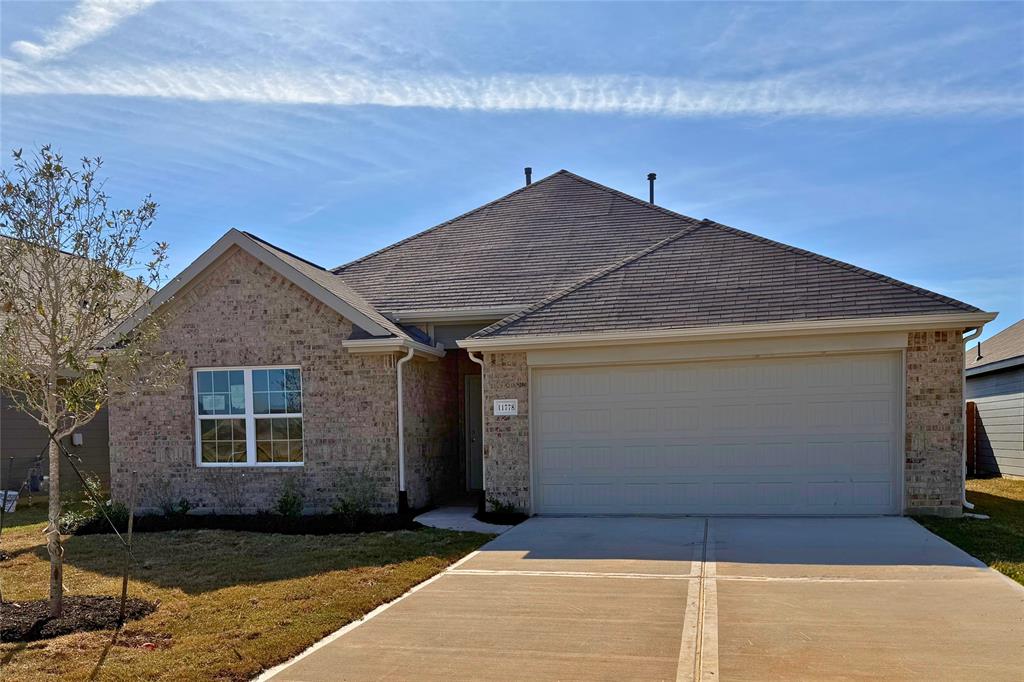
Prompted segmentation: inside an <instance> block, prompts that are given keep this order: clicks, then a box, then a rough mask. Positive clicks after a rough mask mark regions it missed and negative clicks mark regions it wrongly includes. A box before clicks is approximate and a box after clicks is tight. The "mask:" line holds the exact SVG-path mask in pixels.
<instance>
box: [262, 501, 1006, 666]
mask: <svg viewBox="0 0 1024 682" xmlns="http://www.w3.org/2000/svg"><path fill="white" fill-rule="evenodd" d="M1022 670H1024V588H1022V587H1021V586H1019V585H1017V584H1016V583H1013V582H1011V581H1010V580H1009V579H1008V578H1005V577H1004V576H1001V575H999V574H998V573H996V572H994V571H991V570H989V569H987V568H985V567H983V566H981V565H980V564H979V563H978V562H977V561H975V560H974V559H973V558H971V557H970V556H968V555H967V554H965V553H963V552H961V551H960V550H959V549H957V548H955V547H953V546H952V545H949V544H948V543H946V542H945V541H943V540H941V539H939V538H938V537H936V536H934V535H932V534H931V533H929V532H928V531H926V530H925V529H924V528H922V527H921V526H919V525H918V524H916V523H914V522H913V521H911V520H909V519H900V518H860V519H735V518H731V519H710V520H708V519H699V518H683V519H656V518H646V519H639V518H539V519H531V520H530V521H527V522H526V523H523V524H521V525H519V526H516V527H515V528H513V529H512V530H510V531H509V532H507V533H505V534H503V535H502V536H500V537H499V538H497V539H495V540H494V541H492V542H491V543H489V544H488V545H486V546H485V547H484V548H482V549H481V550H480V551H479V552H475V553H473V554H471V555H470V556H469V557H467V558H466V559H464V560H463V561H461V562H459V563H458V564H456V565H455V566H453V567H451V568H450V569H449V570H448V571H446V572H444V573H442V574H440V575H439V576H437V577H435V578H433V579H431V580H430V581H428V582H427V583H424V584H423V585H422V586H421V587H420V588H418V589H416V590H415V591H413V592H411V593H410V594H408V595H406V596H405V597H404V598H402V599H400V600H398V601H396V602H393V603H392V604H391V605H390V606H389V607H387V608H384V609H382V610H379V611H378V612H376V613H375V614H373V616H372V617H371V618H368V619H364V621H362V622H361V623H359V624H355V625H354V626H349V627H347V628H345V629H344V630H343V631H341V633H340V634H337V635H335V636H333V638H328V640H326V641H325V643H323V644H322V645H319V646H318V648H316V649H315V650H313V651H311V652H307V653H306V654H304V655H303V656H300V657H299V658H297V659H296V660H294V661H293V662H291V663H290V664H288V665H286V666H285V667H284V668H283V669H281V670H276V671H272V674H271V675H268V676H267V679H274V680H275V681H277V682H282V681H285V680H290V681H297V680H304V681H311V680H383V679H388V680H406V679H416V680H526V679H529V680H697V679H700V680H717V679H722V680H766V679H779V680H792V679H807V680H823V679H825V680H827V679H851V678H857V679H887V680H920V679H930V680H952V679H956V680H970V679H978V680H981V679H985V680H1019V679H1020V675H1021V671H1022Z"/></svg>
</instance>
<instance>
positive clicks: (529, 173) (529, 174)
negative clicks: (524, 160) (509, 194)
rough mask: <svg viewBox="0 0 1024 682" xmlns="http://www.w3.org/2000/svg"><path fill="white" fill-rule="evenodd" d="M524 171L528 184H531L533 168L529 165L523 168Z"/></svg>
mask: <svg viewBox="0 0 1024 682" xmlns="http://www.w3.org/2000/svg"><path fill="white" fill-rule="evenodd" d="M523 172H524V173H526V184H527V185H529V184H530V183H531V182H533V169H532V168H530V167H529V166H527V167H526V168H524V169H523Z"/></svg>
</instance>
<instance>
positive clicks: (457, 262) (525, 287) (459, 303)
mask: <svg viewBox="0 0 1024 682" xmlns="http://www.w3.org/2000/svg"><path fill="white" fill-rule="evenodd" d="M696 224H698V221H697V220H695V219H693V218H689V217H686V216H683V215H679V214H677V213H673V212H671V211H667V210H665V209H662V208H660V207H657V206H652V205H651V204H648V203H647V202H645V201H642V200H640V199H637V198H635V197H632V196H629V195H627V194H624V193H622V192H618V191H616V190H613V189H611V188H608V187H604V186H603V185H600V184H598V183H595V182H592V181H590V180H587V179H585V178H582V177H580V176H578V175H574V174H573V173H570V172H568V171H565V170H561V171H558V172H557V173H554V174H553V175H550V176H548V177H546V178H544V179H542V180H538V181H537V182H534V183H533V184H531V185H527V186H525V187H522V188H520V189H518V190H516V191H514V192H512V193H511V194H508V195H506V196H504V197H501V198H500V199H497V200H495V201H492V202H491V203H489V204H486V205H484V206H481V207H480V208H478V209H475V210H473V211H470V212H469V213H466V214H463V215H461V216H459V217H457V218H454V219H452V220H449V221H447V222H445V223H442V224H440V225H438V226H436V227H433V228H431V229H429V230H427V231H425V232H421V233H419V234H417V235H414V236H412V237H409V238H408V239H405V240H403V241H400V242H398V243H396V244H394V245H392V246H389V247H386V248H384V249H381V250H380V251H377V252H375V253H372V254H370V255H368V256H365V257H363V258H360V259H359V260H356V261H353V262H351V263H349V264H347V265H343V266H341V267H338V268H335V269H334V270H333V272H334V273H336V274H339V275H341V277H342V278H343V279H344V280H345V281H346V282H347V283H348V284H349V285H350V286H352V287H353V288H355V289H356V290H358V291H359V292H360V293H361V294H362V295H363V296H365V297H366V299H367V300H368V301H369V302H370V303H372V304H373V305H374V306H375V307H376V308H377V309H378V310H382V311H385V312H387V313H389V314H394V315H398V316H400V314H401V313H403V312H406V313H408V312H410V311H421V310H434V311H437V310H445V309H452V310H455V309H467V308H478V309H488V308H490V309H494V308H504V309H505V310H506V312H507V311H508V310H515V309H517V308H518V309H521V308H524V307H526V306H528V305H531V304H533V303H534V302H536V301H537V300H540V299H543V298H545V297H546V296H549V295H551V294H553V293H555V292H557V291H560V290H561V289H564V288H565V287H567V286H569V285H571V284H572V283H574V282H577V281H579V280H580V279H581V278H584V277H587V276H590V275H592V274H593V273H595V272H598V271H600V270H602V269H604V268H606V267H608V266H609V265H610V264H612V263H616V262H618V261H619V260H621V259H623V258H625V257H627V256H629V255H630V254H634V253H636V252H637V251H640V250H642V249H645V248H648V247H650V246H652V245H654V244H656V243H658V242H660V241H661V240H663V239H665V238H667V237H669V236H671V235H673V234H675V233H677V232H678V231H679V230H680V229H683V228H685V227H688V226H692V225H696Z"/></svg>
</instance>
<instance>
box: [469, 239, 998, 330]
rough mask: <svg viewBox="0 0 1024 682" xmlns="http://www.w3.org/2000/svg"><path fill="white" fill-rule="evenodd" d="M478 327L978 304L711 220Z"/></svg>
mask: <svg viewBox="0 0 1024 682" xmlns="http://www.w3.org/2000/svg"><path fill="white" fill-rule="evenodd" d="M680 225H685V226H684V227H683V228H682V229H681V230H679V231H678V232H677V233H676V234H674V235H673V236H671V237H669V238H667V239H665V240H664V241H663V242H661V243H659V244H657V245H655V246H654V247H652V248H649V249H647V250H645V251H643V252H640V253H638V254H636V255H634V256H632V257H630V258H627V259H624V260H623V261H622V262H620V263H618V264H615V265H613V266H611V267H609V268H607V269H606V270H605V271H604V272H601V273H599V274H597V275H595V276H592V277H590V278H588V279H587V280H584V281H582V282H578V283H576V284H574V285H572V286H570V287H568V288H567V289H565V290H563V291H562V292H560V293H557V294H555V295H553V296H551V297H549V298H547V299H546V300H544V301H541V302H539V303H535V304H534V305H532V306H530V307H529V308H527V309H525V310H524V311H522V312H520V313H516V314H513V315H510V316H509V317H507V318H505V319H504V320H501V321H500V322H497V323H495V324H494V325H491V326H490V327H488V328H486V329H484V330H481V331H480V332H477V333H476V334H474V335H473V336H474V337H477V338H479V337H484V336H487V337H501V336H521V335H535V334H581V333H599V332H613V331H616V332H623V331H630V330H639V329H645V330H646V329H686V328H694V327H708V326H721V325H736V324H750V323H770V322H790V321H799V320H827V319H843V318H868V317H889V316H899V315H924V314H938V313H950V312H977V311H978V309H977V308H975V307H974V306H971V305H968V304H966V303H962V302H960V301H956V300H954V299H952V298H948V297H946V296H942V295H940V294H936V293H934V292H930V291H927V290H924V289H921V288H918V287H915V286H912V285H910V284H906V283H904V282H900V281H898V280H894V279H892V278H889V277H885V276H883V275H879V274H877V273H874V272H870V271H868V270H864V269H862V268H858V267H855V266H852V265H849V264H847V263H843V262H841V261H837V260H833V259H831V258H826V257H824V256H819V255H817V254H814V253H811V252H809V251H804V250H802V249H797V248H794V247H791V246H787V245H785V244H780V243H778V242H774V241H771V240H769V239H765V238H763V237H758V236H756V235H753V234H750V233H747V232H743V231H741V230H737V229H735V228H732V227H728V226H725V225H721V224H719V223H714V222H711V221H703V222H702V223H700V224H698V225H697V226H696V227H694V226H692V225H687V224H686V223H685V221H684V220H681V221H680Z"/></svg>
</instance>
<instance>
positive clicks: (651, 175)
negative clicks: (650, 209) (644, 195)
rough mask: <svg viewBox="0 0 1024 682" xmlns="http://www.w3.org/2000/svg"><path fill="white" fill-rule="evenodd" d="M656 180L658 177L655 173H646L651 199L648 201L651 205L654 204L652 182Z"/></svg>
mask: <svg viewBox="0 0 1024 682" xmlns="http://www.w3.org/2000/svg"><path fill="white" fill-rule="evenodd" d="M657 179H658V175H657V174H656V173H648V174H647V182H648V184H649V185H650V186H651V199H650V201H651V203H652V204H653V203H654V181H655V180H657Z"/></svg>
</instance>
